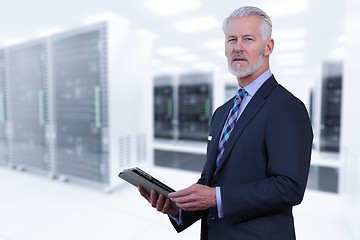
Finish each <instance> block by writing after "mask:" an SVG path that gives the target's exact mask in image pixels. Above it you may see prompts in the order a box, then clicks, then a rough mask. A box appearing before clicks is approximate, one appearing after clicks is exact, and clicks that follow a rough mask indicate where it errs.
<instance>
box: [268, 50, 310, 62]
mask: <svg viewBox="0 0 360 240" xmlns="http://www.w3.org/2000/svg"><path fill="white" fill-rule="evenodd" d="M274 58H275V60H276V61H293V60H294V59H304V53H302V52H292V53H282V54H276V53H274Z"/></svg>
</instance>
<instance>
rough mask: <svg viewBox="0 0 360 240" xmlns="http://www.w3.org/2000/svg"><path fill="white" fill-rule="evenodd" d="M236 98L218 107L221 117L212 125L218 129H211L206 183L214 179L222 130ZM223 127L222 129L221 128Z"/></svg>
mask: <svg viewBox="0 0 360 240" xmlns="http://www.w3.org/2000/svg"><path fill="white" fill-rule="evenodd" d="M234 98H235V97H233V98H232V99H230V100H229V101H228V102H226V103H225V104H224V105H223V107H221V108H219V109H218V111H219V112H218V113H217V115H219V116H220V117H218V118H216V119H215V118H214V121H215V122H213V123H212V126H214V127H215V128H216V129H215V130H214V131H210V134H212V135H211V143H210V142H209V143H208V144H211V146H210V147H209V152H208V153H207V163H206V164H207V165H208V166H207V169H208V170H207V175H208V176H209V177H207V178H206V179H207V180H206V184H207V185H209V184H210V182H211V179H212V176H213V175H214V171H215V166H216V164H215V163H216V158H217V152H218V143H219V140H220V136H221V132H222V129H223V127H224V125H225V122H226V119H227V117H228V115H229V112H230V109H231V108H232V105H233V102H234ZM220 128H221V129H220Z"/></svg>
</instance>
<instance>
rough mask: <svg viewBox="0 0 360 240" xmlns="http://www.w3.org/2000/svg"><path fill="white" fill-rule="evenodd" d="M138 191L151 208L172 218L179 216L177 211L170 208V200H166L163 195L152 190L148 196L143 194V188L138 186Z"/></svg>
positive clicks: (145, 193)
mask: <svg viewBox="0 0 360 240" xmlns="http://www.w3.org/2000/svg"><path fill="white" fill-rule="evenodd" d="M138 189H139V192H140V194H141V196H143V197H144V198H145V199H146V200H147V201H148V202H149V203H150V204H151V206H152V207H153V208H156V210H158V211H159V212H162V213H164V214H169V215H171V216H174V217H176V216H178V215H179V209H175V208H174V207H172V206H171V200H170V199H166V198H165V196H164V195H163V194H158V193H157V192H156V191H155V190H154V189H152V190H151V193H150V195H149V194H148V193H147V192H145V190H144V188H143V187H141V186H139V187H138Z"/></svg>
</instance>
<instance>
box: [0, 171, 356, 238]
mask: <svg viewBox="0 0 360 240" xmlns="http://www.w3.org/2000/svg"><path fill="white" fill-rule="evenodd" d="M146 170H147V171H148V172H149V173H151V174H152V175H154V176H157V177H158V178H159V180H163V181H166V182H167V183H168V184H169V185H170V186H171V187H173V188H175V189H181V188H184V187H187V186H188V185H190V184H192V183H193V182H195V181H196V180H197V178H198V177H199V174H198V173H194V172H188V171H183V170H173V169H169V168H162V167H154V168H152V169H146ZM119 181H121V180H120V179H119ZM0 189H1V198H0V199H1V200H0V226H1V227H0V239H1V240H42V239H44V240H58V239H59V240H60V239H61V240H63V239H86V240H92V239H94V240H99V239H104V240H105V239H106V240H112V239H114V240H115V239H126V240H132V239H156V240H162V239H164V240H165V239H166V240H168V239H186V240H191V239H199V234H200V223H196V224H195V225H193V226H192V227H190V228H189V229H187V231H184V232H183V233H180V234H178V233H176V231H175V230H174V229H173V228H172V226H171V225H170V223H169V221H168V219H167V217H166V216H164V215H162V214H160V213H158V212H157V211H156V210H153V209H152V208H150V207H149V206H148V204H147V202H146V201H145V200H144V199H142V198H141V197H140V196H139V195H138V192H137V190H136V188H134V187H132V186H131V185H128V184H122V185H121V186H120V187H119V189H118V190H116V191H115V192H113V193H112V194H107V193H104V192H102V191H99V190H96V189H93V188H90V187H87V186H86V187H85V186H82V185H79V184H75V183H72V182H67V183H64V182H60V181H56V180H50V179H47V178H46V177H44V176H39V175H36V174H32V173H29V172H18V171H15V170H10V169H7V168H3V167H1V168H0ZM341 201H342V200H341V198H340V197H339V196H338V195H335V194H329V193H321V192H316V191H311V190H309V191H307V192H306V195H305V198H304V201H303V203H302V204H301V205H300V206H298V207H295V209H294V216H295V222H296V233H297V239H298V240H319V239H327V240H339V239H344V240H345V239H346V240H355V238H354V237H353V236H352V235H351V231H350V229H349V227H348V224H347V222H346V219H345V216H344V211H343V204H342V202H341Z"/></svg>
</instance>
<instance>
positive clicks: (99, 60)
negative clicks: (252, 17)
mask: <svg viewBox="0 0 360 240" xmlns="http://www.w3.org/2000/svg"><path fill="white" fill-rule="evenodd" d="M247 5H251V6H256V7H258V8H260V9H262V10H264V11H265V12H266V13H267V14H268V15H269V16H270V18H271V20H272V26H273V29H272V38H273V39H274V47H273V52H272V53H271V55H270V57H269V59H270V70H271V73H273V74H274V76H275V78H276V80H277V81H278V82H279V83H280V84H281V85H282V86H284V87H285V88H286V89H287V90H289V91H290V92H291V93H292V94H293V95H294V96H296V97H297V98H298V99H300V100H301V101H302V102H303V103H304V105H305V107H306V110H307V113H308V115H309V118H310V121H311V125H312V131H313V133H314V138H313V141H312V147H311V149H310V148H309V152H311V162H310V168H309V175H308V178H307V184H306V190H305V194H304V196H303V199H302V202H301V203H300V204H298V205H296V206H294V207H293V210H292V214H293V217H294V226H295V232H296V239H298V240H318V239H327V240H339V239H344V240H360V228H359V226H360V147H359V139H358V136H360V126H359V122H360V103H359V101H358V100H357V97H358V95H359V94H358V92H359V90H358V89H359V88H360V81H359V79H358V77H357V75H358V71H359V67H360V64H359V60H358V59H357V57H359V56H360V50H359V49H360V41H359V39H360V28H359V26H360V15H359V13H360V1H359V0H344V1H335V0H317V1H310V0H266V1H265V0H225V1H217V0H181V1H175V0H134V1H125V0H118V1H114V0H104V1H78V0H73V1H70V0H63V1H42V0H33V1H20V0H12V1H5V2H2V4H1V8H0V16H1V21H0V29H1V34H0V189H1V200H0V226H1V227H0V240H42V239H44V240H45V239H46V240H58V239H59V240H60V239H86V240H93V239H94V240H95V239H96V240H98V239H106V240H115V239H117V240H118V239H126V240H130V239H131V240H135V239H145V238H146V239H157V240H161V239H179V240H180V239H186V240H191V239H200V231H201V223H200V221H197V222H196V223H194V224H193V225H192V226H190V227H189V228H187V229H186V230H184V231H183V232H180V233H177V231H176V230H175V229H174V227H173V226H172V224H171V223H170V221H169V218H168V216H167V215H166V214H162V213H161V212H158V211H157V209H154V208H152V207H151V205H150V204H149V202H147V200H146V199H144V198H143V197H142V196H141V195H140V193H139V191H138V189H137V188H136V187H134V186H133V185H131V184H129V183H128V182H127V181H124V179H122V178H120V177H119V176H118V175H119V173H120V172H122V171H123V170H124V169H129V168H133V167H139V168H140V169H142V170H144V171H146V172H147V173H148V174H150V175H152V176H153V177H155V178H156V179H158V180H160V181H162V182H163V183H165V184H166V185H168V186H170V187H171V188H173V189H175V190H181V189H185V188H188V187H189V186H191V185H192V184H194V183H196V182H197V181H198V180H199V178H200V175H201V172H202V170H203V167H204V164H205V163H206V161H207V148H208V147H207V144H208V142H209V139H210V141H211V136H209V131H210V129H209V126H210V122H211V119H212V116H213V113H214V112H215V110H216V109H217V108H218V107H220V106H221V105H223V104H224V103H225V102H226V101H228V100H229V99H231V98H232V97H233V96H235V94H236V92H237V90H238V87H239V85H238V82H237V79H236V77H235V76H234V75H232V74H231V73H230V71H229V67H228V61H227V57H226V56H225V37H224V32H223V30H222V26H223V20H224V19H225V18H226V17H228V16H229V14H230V13H231V12H232V11H233V10H235V9H237V8H239V7H242V6H247ZM248 106H249V105H248ZM240 118H241V117H240ZM309 146H310V145H309ZM294 167H296V166H295V165H294ZM304 186H305V185H304ZM220 189H221V186H220ZM224 204H225V203H224ZM225 208H226V206H224V209H225ZM225 214H226V213H225ZM225 217H226V216H225ZM219 219H220V218H219ZM219 221H220V220H219ZM208 227H209V228H210V227H211V225H210V224H209V223H208ZM239 236H240V235H239ZM254 239H255V238H254ZM272 239H273V238H272ZM279 240H286V239H279Z"/></svg>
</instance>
